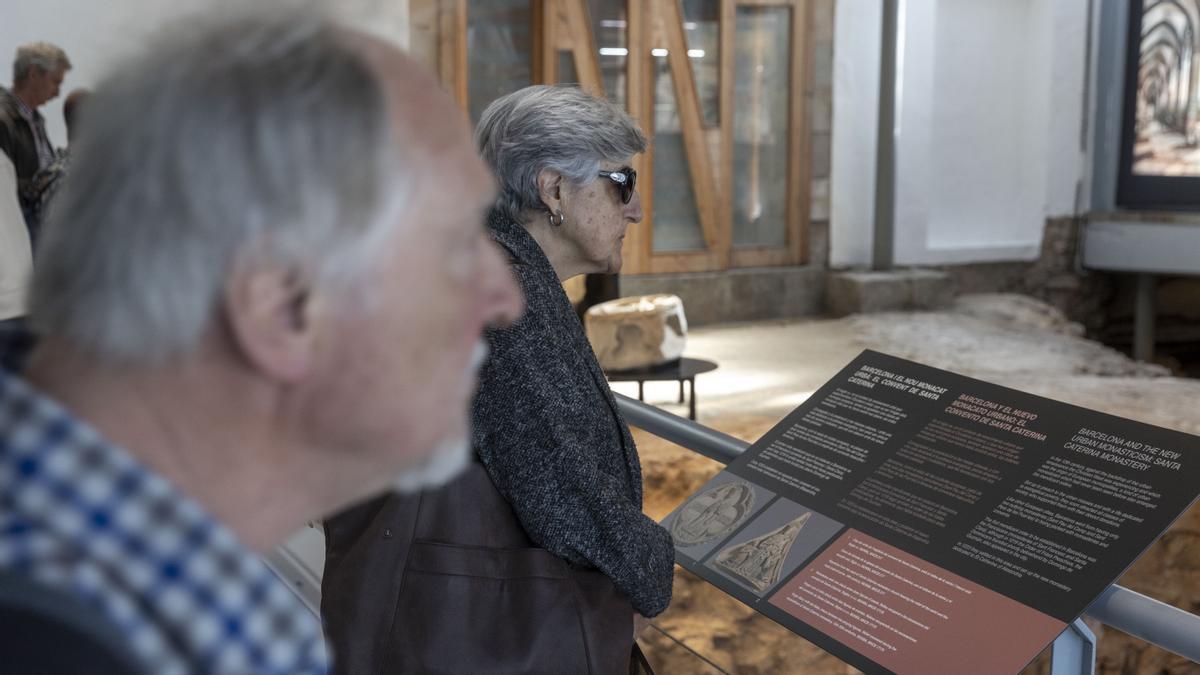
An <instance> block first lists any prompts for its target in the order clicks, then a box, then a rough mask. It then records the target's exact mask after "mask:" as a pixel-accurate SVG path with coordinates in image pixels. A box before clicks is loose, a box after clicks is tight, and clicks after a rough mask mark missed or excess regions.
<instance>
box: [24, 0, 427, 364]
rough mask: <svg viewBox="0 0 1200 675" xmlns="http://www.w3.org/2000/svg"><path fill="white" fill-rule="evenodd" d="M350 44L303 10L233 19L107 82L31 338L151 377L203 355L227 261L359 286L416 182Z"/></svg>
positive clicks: (90, 123)
mask: <svg viewBox="0 0 1200 675" xmlns="http://www.w3.org/2000/svg"><path fill="white" fill-rule="evenodd" d="M355 39H356V38H355V37H354V36H353V35H352V34H349V33H347V32H346V31H345V30H344V29H343V28H341V27H340V26H338V25H337V24H335V23H334V22H332V21H331V20H330V19H328V18H327V17H325V16H323V15H321V14H319V13H315V12H313V11H310V10H304V9H283V8H279V7H277V8H275V9H268V10H262V9H258V10H242V11H238V12H234V13H233V15H232V16H231V15H229V14H223V15H222V17H221V18H220V19H217V20H216V22H215V23H205V20H200V21H199V22H197V21H191V22H189V23H188V24H187V25H186V27H185V26H184V25H183V24H180V25H179V28H178V29H176V30H170V31H167V32H166V33H164V34H163V36H162V40H161V42H159V43H158V44H157V46H155V47H153V48H152V49H151V51H150V53H148V54H145V55H143V56H142V57H141V58H138V59H135V60H132V61H129V62H127V63H126V64H125V65H124V66H121V67H118V68H117V69H116V70H115V71H114V73H113V74H112V75H111V76H110V77H109V78H108V80H107V81H106V82H104V83H103V84H102V85H101V86H99V87H97V89H96V91H95V93H94V94H93V95H92V97H91V98H90V99H89V100H88V103H87V105H88V110H87V115H86V116H85V117H83V118H82V119H81V120H80V139H79V144H78V147H76V146H75V145H72V163H71V170H70V172H69V173H68V175H67V178H66V181H65V186H64V189H63V193H62V195H61V196H60V197H59V199H60V200H61V202H59V203H57V204H55V205H52V207H51V210H50V214H49V215H50V218H49V222H48V223H47V226H46V228H45V234H44V238H43V242H42V246H41V248H40V250H39V251H38V260H37V264H36V265H35V273H34V281H33V289H32V294H31V299H30V318H31V321H32V323H33V325H34V328H35V329H36V330H37V331H38V332H39V333H42V334H46V335H54V336H57V337H60V338H62V339H65V340H66V341H67V342H69V343H70V344H72V345H74V346H75V347H76V348H79V349H81V350H83V351H85V352H86V353H88V354H90V355H92V356H93V357H95V358H97V359H98V360H101V361H106V362H110V363H120V364H155V363H161V362H162V361H165V360H167V359H169V358H171V357H174V356H176V355H179V354H182V353H186V352H187V351H188V350H190V349H191V348H193V347H194V346H196V345H197V344H198V342H199V340H200V338H201V337H202V336H203V335H204V333H205V331H206V330H207V329H208V328H209V326H210V325H211V322H212V320H213V317H214V313H215V310H216V308H218V307H219V303H220V298H221V294H222V292H223V288H224V284H225V283H226V279H227V275H228V274H229V272H230V270H231V269H232V268H233V265H234V263H235V262H236V261H238V260H244V259H246V258H250V259H251V260H252V261H272V262H278V263H280V264H283V265H288V266H294V267H297V268H298V269H300V270H302V272H303V273H305V274H311V276H312V277H313V278H314V279H315V280H316V281H319V282H322V283H324V282H326V281H328V279H329V278H330V276H335V277H338V278H339V279H340V280H342V281H345V280H346V279H347V278H349V277H351V276H354V277H361V273H360V271H359V270H360V269H361V268H364V266H365V265H367V264H368V262H370V261H369V260H367V256H368V255H370V254H369V253H367V251H369V250H370V249H371V243H372V240H373V235H375V234H376V233H378V232H381V231H387V228H386V227H384V226H383V225H384V224H385V223H388V224H391V223H394V222H395V220H396V218H397V216H398V211H399V205H400V204H402V203H403V200H404V198H405V195H406V194H407V193H408V192H409V191H410V189H411V185H410V176H411V175H412V172H403V171H402V170H401V169H402V167H401V166H400V158H399V152H397V151H396V145H395V140H394V137H393V136H392V133H393V130H392V129H391V124H390V120H389V114H388V98H387V95H386V91H385V89H384V85H383V83H382V82H381V81H380V79H379V75H378V74H377V72H376V70H375V69H374V68H373V67H372V66H371V65H370V64H369V63H368V61H367V60H366V58H365V56H364V54H363V51H362V49H361V47H360V46H356V44H355ZM351 269H352V270H353V273H351V272H350V271H349V270H351Z"/></svg>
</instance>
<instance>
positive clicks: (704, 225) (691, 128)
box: [654, 0, 721, 250]
mask: <svg viewBox="0 0 1200 675" xmlns="http://www.w3.org/2000/svg"><path fill="white" fill-rule="evenodd" d="M654 2H655V5H656V6H657V8H658V13H659V18H660V19H661V21H662V27H663V33H664V34H665V35H664V36H665V37H666V41H667V51H668V54H667V63H668V65H669V66H670V68H671V79H672V81H673V83H674V85H675V103H676V108H677V109H678V111H679V121H680V124H681V125H682V130H683V144H684V150H685V154H686V155H687V160H688V168H689V169H690V170H691V177H692V192H693V193H694V194H695V196H696V207H697V209H696V210H697V211H698V212H699V216H700V226H701V229H702V230H703V232H704V243H705V245H706V246H707V248H709V249H710V250H711V249H714V248H717V247H718V246H719V245H720V243H721V242H720V235H719V233H718V232H717V224H716V219H717V211H718V208H719V206H718V199H717V193H716V190H717V186H716V185H715V184H714V182H713V173H712V162H711V161H710V157H709V154H708V144H707V142H706V141H705V138H704V118H703V115H702V114H701V111H700V96H699V94H698V93H697V91H696V79H695V77H694V76H693V74H692V65H691V63H689V62H688V55H687V37H686V35H685V34H684V29H683V12H682V10H681V9H680V6H679V0H654Z"/></svg>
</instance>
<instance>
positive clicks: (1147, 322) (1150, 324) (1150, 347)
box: [1133, 273, 1157, 361]
mask: <svg viewBox="0 0 1200 675" xmlns="http://www.w3.org/2000/svg"><path fill="white" fill-rule="evenodd" d="M1155 281H1156V280H1155V278H1154V275H1153V274H1146V273H1142V274H1139V275H1137V304H1136V305H1135V308H1134V313H1133V358H1135V359H1137V360H1138V361H1149V360H1150V359H1153V358H1154V319H1155V312H1156V311H1157V310H1156V308H1155V302H1154V292H1155V290H1156V284H1155Z"/></svg>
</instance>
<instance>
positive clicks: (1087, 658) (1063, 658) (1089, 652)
mask: <svg viewBox="0 0 1200 675" xmlns="http://www.w3.org/2000/svg"><path fill="white" fill-rule="evenodd" d="M1095 672H1096V634H1095V633H1093V632H1092V631H1091V629H1089V628H1088V627H1087V624H1085V623H1084V622H1083V620H1082V619H1076V620H1075V621H1074V622H1073V623H1072V624H1071V625H1070V626H1067V629H1066V630H1064V631H1063V632H1062V635H1059V636H1058V638H1057V639H1055V640H1054V650H1053V652H1051V656H1050V674H1051V675H1092V673H1095Z"/></svg>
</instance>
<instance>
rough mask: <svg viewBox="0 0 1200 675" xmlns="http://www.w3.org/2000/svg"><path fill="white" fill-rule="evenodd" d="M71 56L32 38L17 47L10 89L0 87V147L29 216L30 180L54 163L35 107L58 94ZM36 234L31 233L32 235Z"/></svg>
mask: <svg viewBox="0 0 1200 675" xmlns="http://www.w3.org/2000/svg"><path fill="white" fill-rule="evenodd" d="M70 69H71V60H70V59H68V58H67V53H66V52H64V51H63V50H62V48H61V47H57V46H55V45H52V44H50V43H49V42H34V43H30V44H26V45H21V46H20V47H18V48H17V54H16V57H15V58H14V59H13V85H12V89H5V88H3V87H0V151H2V152H4V154H6V155H8V158H9V160H11V161H12V163H13V166H14V167H16V170H17V195H18V196H19V197H20V199H21V208H22V209H23V210H25V213H26V220H29V215H30V214H29V209H30V208H31V206H32V201H31V197H30V196H29V188H30V182H31V181H32V180H33V177H34V176H35V175H37V172H38V171H41V170H42V169H45V168H47V167H49V166H50V165H51V164H53V163H54V159H55V152H54V144H53V143H51V142H50V136H49V135H48V134H47V133H46V120H45V119H44V118H43V117H42V113H40V112H39V111H38V109H39V108H41V107H42V106H43V105H45V104H46V103H47V102H48V101H51V100H53V99H54V98H55V97H57V96H58V90H59V88H60V87H61V86H62V81H63V78H64V77H65V76H66V73H67V71H68V70H70ZM35 236H36V235H33V234H31V238H34V237H35Z"/></svg>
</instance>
